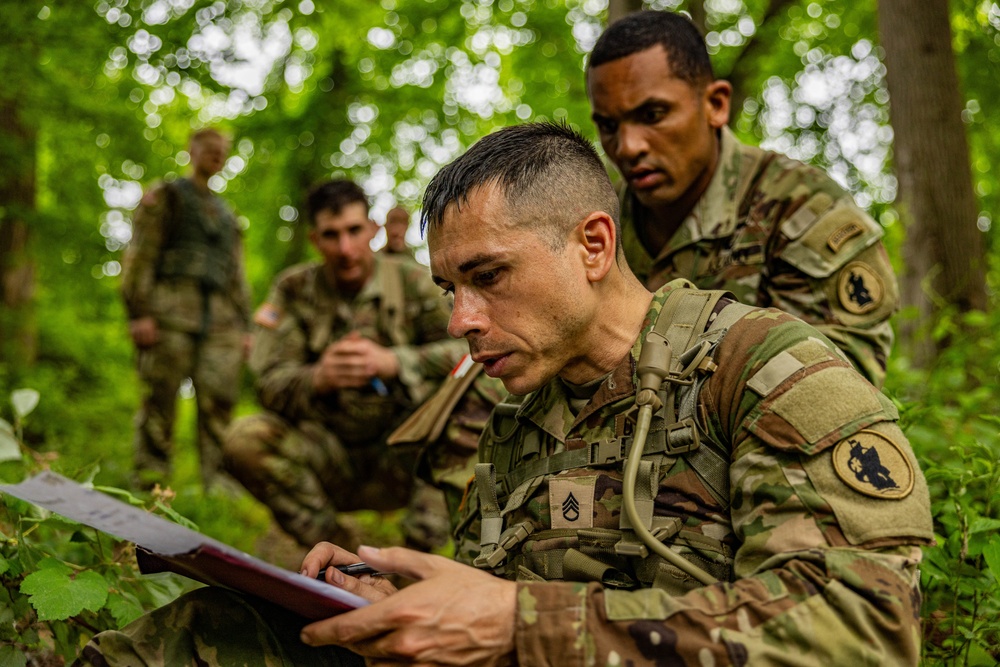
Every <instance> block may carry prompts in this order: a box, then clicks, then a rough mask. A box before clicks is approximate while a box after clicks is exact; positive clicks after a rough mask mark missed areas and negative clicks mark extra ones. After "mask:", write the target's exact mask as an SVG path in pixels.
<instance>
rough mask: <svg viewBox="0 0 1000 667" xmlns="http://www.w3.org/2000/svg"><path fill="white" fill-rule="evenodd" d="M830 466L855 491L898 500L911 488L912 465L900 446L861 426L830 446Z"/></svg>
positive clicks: (908, 493)
mask: <svg viewBox="0 0 1000 667" xmlns="http://www.w3.org/2000/svg"><path fill="white" fill-rule="evenodd" d="M833 469H834V471H836V473H837V476H838V477H840V479H842V480H843V481H844V483H845V484H847V486H849V487H851V488H852V489H854V490H855V491H857V492H858V493H863V494H865V495H866V496H872V497H873V498H887V499H900V498H905V497H906V496H908V495H910V492H911V491H912V490H913V478H914V474H913V466H912V465H911V464H910V460H909V459H908V458H907V457H906V454H904V453H903V450H902V448H901V447H900V446H899V445H898V444H897V443H896V442H894V441H893V440H892V439H890V438H888V437H887V436H885V435H883V434H881V433H877V432H876V431H872V430H868V429H865V430H863V431H859V432H858V433H855V434H854V435H852V436H850V437H849V438H846V439H844V440H841V441H840V442H838V443H837V445H836V446H835V447H834V448H833Z"/></svg>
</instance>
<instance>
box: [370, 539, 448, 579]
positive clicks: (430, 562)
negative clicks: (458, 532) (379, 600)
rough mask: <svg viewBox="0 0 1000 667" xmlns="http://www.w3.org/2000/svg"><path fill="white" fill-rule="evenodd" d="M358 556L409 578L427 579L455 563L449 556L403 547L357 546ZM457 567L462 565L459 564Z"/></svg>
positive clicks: (380, 568)
mask: <svg viewBox="0 0 1000 667" xmlns="http://www.w3.org/2000/svg"><path fill="white" fill-rule="evenodd" d="M358 556H360V557H361V559H362V560H363V561H365V562H366V563H368V564H369V565H371V566H372V567H374V568H375V569H377V570H380V571H382V572H395V573H396V574H398V575H402V576H404V577H408V578H410V579H415V580H418V581H419V580H422V579H429V578H430V577H433V576H435V575H437V574H438V573H439V572H440V571H441V569H442V568H447V567H449V566H452V565H455V564H456V563H455V562H454V561H452V560H451V559H450V558H445V557H444V556H436V555H434V554H425V553H421V552H419V551H414V550H412V549H404V548H403V547H390V548H388V549H378V548H376V547H368V546H362V547H359V548H358ZM459 567H463V566H462V565H459Z"/></svg>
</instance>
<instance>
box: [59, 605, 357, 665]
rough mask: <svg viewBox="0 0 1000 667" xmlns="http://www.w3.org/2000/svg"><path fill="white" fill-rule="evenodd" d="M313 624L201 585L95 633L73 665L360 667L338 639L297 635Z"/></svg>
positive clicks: (277, 608) (268, 606)
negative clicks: (306, 640) (314, 640)
mask: <svg viewBox="0 0 1000 667" xmlns="http://www.w3.org/2000/svg"><path fill="white" fill-rule="evenodd" d="M307 623H308V621H306V620H304V619H303V618H302V617H300V616H297V615H295V614H292V613H290V612H288V611H285V610H284V609H282V608H281V607H277V606H275V605H272V604H270V603H268V602H265V601H263V600H259V599H257V598H253V597H250V596H244V595H240V594H239V593H235V592H233V591H229V590H227V589H224V588H215V587H208V588H200V589H198V590H196V591H193V592H191V593H188V594H187V595H184V596H182V597H180V598H178V599H177V600H175V601H174V602H172V603H170V604H168V605H165V606H163V607H161V608H159V609H156V610H154V611H152V612H150V613H148V614H145V615H144V616H141V617H140V618H138V619H136V620H135V621H133V622H132V623H129V624H128V625H127V626H125V627H124V628H122V629H121V630H109V631H107V632H102V633H100V634H98V635H95V636H94V637H93V639H91V640H90V642H89V643H88V644H87V645H86V646H85V647H84V649H83V652H82V653H81V654H80V656H79V658H78V659H77V660H76V662H75V663H73V664H74V667H83V666H84V665H92V666H93V667H144V666H145V667H154V666H163V667H230V665H245V666H247V667H258V666H259V667H282V666H291V665H310V666H315V667H361V666H362V665H364V660H363V659H362V658H361V657H360V656H358V655H356V654H354V653H351V652H350V651H348V650H347V649H344V648H340V647H337V646H328V647H319V648H314V647H311V646H307V645H305V644H303V643H302V642H301V641H300V640H299V632H300V631H301V629H302V628H303V627H304V626H305V625H306V624H307Z"/></svg>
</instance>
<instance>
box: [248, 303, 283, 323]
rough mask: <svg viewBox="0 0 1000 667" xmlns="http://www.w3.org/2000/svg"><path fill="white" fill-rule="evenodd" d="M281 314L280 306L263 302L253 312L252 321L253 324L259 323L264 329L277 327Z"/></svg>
mask: <svg viewBox="0 0 1000 667" xmlns="http://www.w3.org/2000/svg"><path fill="white" fill-rule="evenodd" d="M283 314H284V313H282V312H281V309H280V308H278V307H277V306H275V305H273V304H270V303H266V302H265V303H262V304H260V308H258V309H257V312H255V313H254V314H253V321H254V324H259V325H260V326H262V327H264V328H266V329H277V328H278V325H279V324H281V318H282V315H283Z"/></svg>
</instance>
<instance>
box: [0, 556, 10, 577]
mask: <svg viewBox="0 0 1000 667" xmlns="http://www.w3.org/2000/svg"><path fill="white" fill-rule="evenodd" d="M9 569H10V563H8V562H7V559H6V558H4V557H3V556H0V574H3V573H5V572H6V571H7V570H9Z"/></svg>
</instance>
